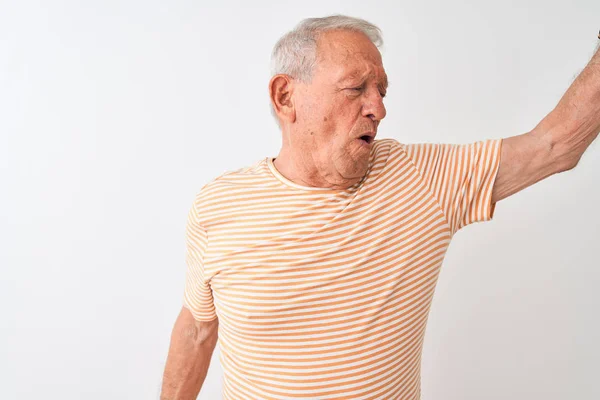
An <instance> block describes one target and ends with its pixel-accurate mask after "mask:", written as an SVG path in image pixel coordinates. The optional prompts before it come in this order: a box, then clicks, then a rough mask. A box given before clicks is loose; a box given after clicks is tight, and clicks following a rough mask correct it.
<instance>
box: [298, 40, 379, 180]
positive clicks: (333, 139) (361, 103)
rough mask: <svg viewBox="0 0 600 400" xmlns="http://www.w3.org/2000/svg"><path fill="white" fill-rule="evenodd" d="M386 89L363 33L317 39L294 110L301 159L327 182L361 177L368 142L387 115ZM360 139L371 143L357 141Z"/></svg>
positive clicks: (374, 51)
mask: <svg viewBox="0 0 600 400" xmlns="http://www.w3.org/2000/svg"><path fill="white" fill-rule="evenodd" d="M386 90H387V76H386V74H385V71H384V69H383V64H382V60H381V54H380V53H379V50H378V49H377V47H376V46H375V45H374V44H373V43H372V42H371V41H370V40H369V39H368V38H367V37H366V36H365V35H364V34H362V33H359V32H349V31H332V32H326V33H324V34H323V35H321V36H320V38H319V41H318V44H317V62H316V65H315V68H314V70H313V74H312V80H311V82H310V83H306V84H304V83H300V84H299V85H298V87H297V88H296V90H295V95H294V97H295V100H294V105H295V108H296V119H297V120H296V122H297V128H298V130H299V131H300V132H298V136H299V137H301V138H302V141H303V144H302V147H304V149H303V151H304V154H306V155H307V156H310V157H311V158H312V160H311V161H312V163H313V164H314V165H315V166H316V167H317V168H318V169H319V170H321V171H326V173H327V174H328V175H329V177H330V179H331V180H332V181H333V180H339V181H344V180H347V181H352V180H356V179H358V178H361V177H362V176H363V175H364V174H365V173H366V170H367V167H368V162H369V154H370V150H371V147H372V146H373V138H374V136H375V134H376V133H377V127H378V125H379V122H380V121H381V120H382V119H383V118H384V117H385V114H386V110H385V106H384V105H383V97H384V96H385V92H386ZM364 135H370V138H368V139H367V141H365V140H363V139H361V137H364Z"/></svg>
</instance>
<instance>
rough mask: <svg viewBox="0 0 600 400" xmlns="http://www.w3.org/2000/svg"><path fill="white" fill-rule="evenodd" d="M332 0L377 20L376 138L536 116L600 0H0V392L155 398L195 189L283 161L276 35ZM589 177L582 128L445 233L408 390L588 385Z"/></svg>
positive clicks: (436, 136) (474, 134) (211, 382)
mask: <svg viewBox="0 0 600 400" xmlns="http://www.w3.org/2000/svg"><path fill="white" fill-rule="evenodd" d="M333 13H343V14H348V15H351V16H357V17H362V18H365V19H367V20H369V21H371V22H374V23H376V24H377V25H379V26H380V27H381V29H382V30H383V34H384V41H385V45H384V49H383V50H382V53H383V57H384V65H385V68H386V70H387V73H388V75H389V79H390V90H389V92H388V93H389V95H388V97H387V98H386V105H387V109H388V116H387V118H386V120H385V121H384V122H383V123H382V124H381V126H380V130H379V137H380V138H383V137H393V138H396V139H398V140H399V141H401V142H405V143H413V142H453V143H466V142H471V141H476V140H482V139H486V138H501V137H507V136H513V135H517V134H520V133H524V132H527V131H529V130H530V129H532V128H533V127H534V126H535V125H536V124H537V123H538V122H539V121H540V120H541V118H543V117H544V116H545V115H546V113H548V112H549V111H550V110H551V109H552V108H553V107H554V106H555V105H556V103H557V102H558V100H559V98H560V97H561V95H562V94H563V93H564V91H565V90H566V89H567V87H568V86H569V84H570V83H571V82H572V80H573V79H574V77H575V76H576V74H577V73H578V72H579V71H580V70H581V69H582V68H583V67H584V65H585V64H586V63H587V61H588V60H589V58H590V57H591V55H592V52H593V50H594V48H595V47H596V44H597V42H598V40H597V39H596V35H597V32H598V29H600V24H599V23H600V19H599V18H598V17H599V16H600V2H598V1H596V0H576V1H571V2H565V1H556V0H555V1H547V0H546V1H532V0H529V1H523V0H520V1H497V0H494V1H477V2H476V1H469V2H467V1H452V2H447V1H442V0H438V1H432V0H426V1H420V2H415V1H394V2H392V1H387V2H385V1H380V2H374V1H352V2H349V1H344V2H341V1H326V0H318V1H305V0H303V1H295V2H283V1H277V2H267V1H255V2H236V3H234V2H216V1H211V2H203V1H177V2H175V1H169V2H167V1H137V0H129V1H96V2H92V1H71V2H65V1H56V0H54V1H51V2H50V1H45V2H44V1H39V2H33V1H16V0H14V1H8V2H7V1H3V0H0V173H1V174H0V178H1V181H0V229H1V230H0V266H1V275H0V277H1V286H0V296H1V299H0V315H1V318H2V322H1V325H0V381H1V388H0V390H1V392H0V397H1V398H3V399H11V400H12V399H17V400H21V399H36V400H37V399H40V400H49V399H53V400H54V399H57V400H58V399H60V400H75V399H87V400H95V399H134V400H137V399H140V400H141V399H156V398H158V394H159V390H160V381H161V377H162V372H163V368H164V362H165V358H166V354H167V349H168V344H169V335H170V332H171V328H172V325H173V322H174V321H175V318H176V316H177V313H178V311H179V309H180V306H181V300H182V293H183V283H184V282H183V279H184V271H185V264H184V254H185V248H184V224H185V219H186V215H187V212H188V210H189V207H190V205H191V202H192V200H193V197H194V195H195V193H196V192H197V191H198V190H199V189H200V187H201V186H202V185H203V184H205V183H207V182H208V181H210V180H211V179H213V178H214V177H216V176H217V175H219V174H221V173H223V172H225V171H230V170H234V169H238V168H241V167H243V166H246V165H249V164H250V163H254V162H256V161H257V160H260V159H262V158H264V157H267V156H276V155H277V153H278V151H279V146H280V144H281V139H280V134H279V132H278V130H277V128H276V125H275V123H274V121H273V120H272V119H271V115H270V113H269V107H268V104H269V103H268V97H267V84H268V80H269V77H270V76H269V56H270V52H271V48H272V46H273V45H274V44H275V42H276V41H277V39H278V38H279V37H280V36H281V35H282V34H284V33H285V32H286V31H288V30H289V29H291V28H292V27H293V26H294V25H295V24H296V23H297V22H299V21H300V20H301V19H302V18H306V17H314V16H326V15H329V14H333ZM599 183H600V149H599V148H598V144H597V143H595V144H593V145H592V147H591V148H590V150H588V152H587V153H586V155H585V156H584V157H583V159H582V161H581V162H580V164H579V166H578V167H577V168H576V169H575V170H573V171H570V172H567V173H564V174H561V175H557V176H554V177H551V178H549V179H547V180H546V181H544V182H541V183H539V184H537V185H536V186H534V187H532V188H530V189H527V190H525V191H523V192H521V193H519V194H517V195H515V196H513V197H511V198H509V199H507V200H504V201H502V202H500V203H499V204H498V206H497V209H496V214H495V218H494V221H492V222H489V223H486V224H476V225H473V226H470V227H468V228H466V229H465V230H463V231H461V232H460V233H459V234H457V236H456V237H455V239H454V242H453V243H452V245H451V247H450V250H449V252H448V254H447V257H446V261H445V263H444V266H443V268H442V272H441V276H440V280H439V284H438V287H437V291H436V294H435V297H434V301H433V306H432V311H431V314H430V318H429V323H428V327H427V333H426V339H425V350H424V356H423V384H422V387H423V399H424V400H438V399H440V400H441V399H443V400H469V399H473V400H475V399H477V400H479V399H487V400H493V399H498V400H499V399H507V398H510V399H545V400H553V399H556V400H558V399H598V398H600V387H599V386H598V376H599V374H600V367H599V366H598V361H597V360H598V359H600V344H599V342H598V338H600V324H599V323H598V315H599V312H598V310H599V309H600V294H599V293H598V287H599V285H600V268H599V267H600V262H599V261H598V248H599V246H600V243H599V239H600V227H599V226H600V216H599V215H598V212H597V209H598V208H597V204H598V203H599V202H600V189H599ZM218 356H219V351H218V349H217V350H215V353H214V357H213V361H212V364H211V367H210V370H209V374H208V377H207V379H206V381H205V384H204V387H203V389H202V392H201V394H200V396H199V398H200V399H219V398H220V397H221V394H220V389H221V383H220V379H221V374H222V370H221V367H220V365H219V361H218Z"/></svg>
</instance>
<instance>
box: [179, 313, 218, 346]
mask: <svg viewBox="0 0 600 400" xmlns="http://www.w3.org/2000/svg"><path fill="white" fill-rule="evenodd" d="M218 327H219V319H218V318H214V319H212V320H210V321H200V320H197V319H195V318H194V316H193V315H192V313H191V312H190V310H189V309H188V308H187V307H185V306H183V307H181V311H180V312H179V316H178V317H177V320H176V321H175V326H174V329H173V332H174V333H175V334H174V337H175V338H177V339H180V340H189V339H191V340H192V341H193V342H197V343H199V344H202V343H208V344H210V345H211V346H214V345H215V344H216V342H217V337H218Z"/></svg>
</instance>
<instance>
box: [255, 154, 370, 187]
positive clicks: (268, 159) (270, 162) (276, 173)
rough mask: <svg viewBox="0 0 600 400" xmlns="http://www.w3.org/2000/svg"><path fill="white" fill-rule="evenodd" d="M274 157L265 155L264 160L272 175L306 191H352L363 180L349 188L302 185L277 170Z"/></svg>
mask: <svg viewBox="0 0 600 400" xmlns="http://www.w3.org/2000/svg"><path fill="white" fill-rule="evenodd" d="M275 158H276V157H266V159H265V161H266V163H267V166H268V167H269V170H270V171H271V173H272V174H273V176H275V178H277V180H279V181H280V182H281V183H283V184H284V185H286V186H290V187H292V188H294V189H300V190H307V191H312V192H319V193H343V192H352V191H354V190H356V188H357V187H358V186H360V185H361V184H362V181H363V180H360V181H359V182H357V183H355V184H354V185H352V186H350V187H349V188H346V189H332V188H323V187H316V186H304V185H300V184H298V183H295V182H292V181H291V180H289V179H288V178H286V177H285V176H283V175H282V174H281V173H280V172H279V171H278V170H277V168H276V167H275V164H273V159H275ZM363 179H364V178H363Z"/></svg>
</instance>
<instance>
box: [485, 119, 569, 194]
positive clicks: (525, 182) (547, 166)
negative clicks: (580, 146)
mask: <svg viewBox="0 0 600 400" xmlns="http://www.w3.org/2000/svg"><path fill="white" fill-rule="evenodd" d="M555 153H556V150H554V147H553V145H552V144H551V143H550V142H549V141H548V140H547V139H546V138H544V137H543V136H542V135H539V134H536V133H535V132H534V131H532V132H528V133H525V134H522V135H518V136H513V137H509V138H506V139H503V140H502V150H501V153H500V166H499V169H498V175H497V177H496V180H495V182H494V188H493V191H492V202H493V203H495V202H497V201H500V200H502V199H505V198H507V197H508V196H510V195H513V194H515V193H517V192H519V191H521V190H523V189H525V188H526V187H528V186H531V185H533V184H534V183H536V182H539V181H540V180H542V179H544V178H546V177H548V176H550V175H553V174H556V173H558V172H561V171H564V170H565V168H563V165H562V164H561V163H559V162H558V157H556V156H555Z"/></svg>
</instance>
